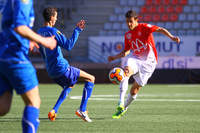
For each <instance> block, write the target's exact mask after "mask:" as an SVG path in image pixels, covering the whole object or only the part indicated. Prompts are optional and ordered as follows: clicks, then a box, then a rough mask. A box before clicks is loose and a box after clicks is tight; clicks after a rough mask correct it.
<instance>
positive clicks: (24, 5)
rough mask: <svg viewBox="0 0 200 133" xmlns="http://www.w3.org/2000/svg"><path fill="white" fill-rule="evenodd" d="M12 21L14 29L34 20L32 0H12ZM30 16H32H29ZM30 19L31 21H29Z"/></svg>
mask: <svg viewBox="0 0 200 133" xmlns="http://www.w3.org/2000/svg"><path fill="white" fill-rule="evenodd" d="M13 10H14V14H13V20H14V27H18V26H20V25H27V26H31V25H29V24H30V23H32V22H31V21H33V20H32V19H34V14H33V12H34V11H33V1H32V0H26V1H25V0H24V1H22V0H14V4H13ZM30 14H32V16H30ZM30 17H32V18H31V21H30Z"/></svg>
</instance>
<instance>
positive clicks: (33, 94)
mask: <svg viewBox="0 0 200 133" xmlns="http://www.w3.org/2000/svg"><path fill="white" fill-rule="evenodd" d="M21 97H22V99H23V100H24V103H25V105H27V106H34V107H36V108H40V103H41V100H40V95H39V89H38V86H36V87H34V88H33V89H31V90H29V91H27V92H25V93H23V94H21Z"/></svg>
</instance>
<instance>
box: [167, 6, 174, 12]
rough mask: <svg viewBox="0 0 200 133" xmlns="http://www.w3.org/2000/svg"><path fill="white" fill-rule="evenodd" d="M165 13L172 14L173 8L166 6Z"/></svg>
mask: <svg viewBox="0 0 200 133" xmlns="http://www.w3.org/2000/svg"><path fill="white" fill-rule="evenodd" d="M166 12H167V13H173V12H174V7H173V6H168V7H167V8H166Z"/></svg>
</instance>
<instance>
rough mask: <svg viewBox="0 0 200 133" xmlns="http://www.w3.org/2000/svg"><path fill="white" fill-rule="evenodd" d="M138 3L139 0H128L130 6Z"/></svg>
mask: <svg viewBox="0 0 200 133" xmlns="http://www.w3.org/2000/svg"><path fill="white" fill-rule="evenodd" d="M136 4H137V0H128V5H129V6H134V5H136Z"/></svg>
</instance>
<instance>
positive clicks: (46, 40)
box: [15, 25, 56, 49]
mask: <svg viewBox="0 0 200 133" xmlns="http://www.w3.org/2000/svg"><path fill="white" fill-rule="evenodd" d="M15 32H17V33H18V34H19V35H21V36H23V37H24V38H27V39H29V40H31V41H35V42H36V43H39V44H41V45H43V46H44V47H47V48H49V49H54V48H55V47H56V40H55V39H54V36H52V37H42V36H40V35H39V34H37V33H35V32H34V31H32V30H31V29H30V28H29V27H28V26H26V25H20V26H18V27H16V28H15Z"/></svg>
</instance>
